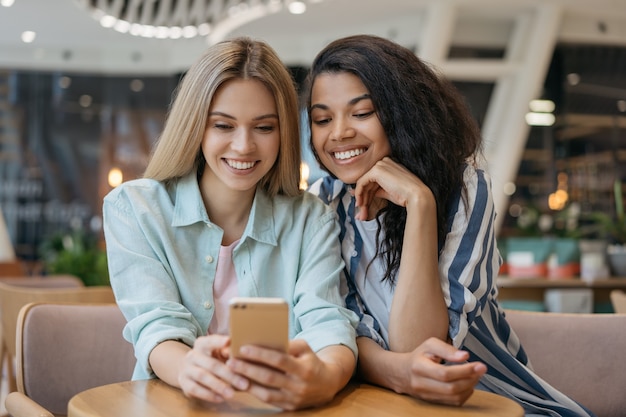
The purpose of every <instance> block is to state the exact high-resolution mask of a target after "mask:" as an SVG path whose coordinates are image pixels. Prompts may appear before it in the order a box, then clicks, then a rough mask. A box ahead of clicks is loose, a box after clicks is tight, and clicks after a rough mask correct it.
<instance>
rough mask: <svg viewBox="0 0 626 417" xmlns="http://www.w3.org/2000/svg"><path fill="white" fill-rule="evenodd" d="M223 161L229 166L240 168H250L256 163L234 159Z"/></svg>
mask: <svg viewBox="0 0 626 417" xmlns="http://www.w3.org/2000/svg"><path fill="white" fill-rule="evenodd" d="M225 161H226V163H227V164H228V166H229V167H231V168H233V169H240V170H246V169H250V168H252V167H253V166H254V165H255V164H256V162H255V161H235V160H233V159H225Z"/></svg>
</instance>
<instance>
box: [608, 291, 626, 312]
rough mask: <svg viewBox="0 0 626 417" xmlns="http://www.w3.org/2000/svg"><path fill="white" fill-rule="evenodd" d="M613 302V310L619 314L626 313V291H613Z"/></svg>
mask: <svg viewBox="0 0 626 417" xmlns="http://www.w3.org/2000/svg"><path fill="white" fill-rule="evenodd" d="M611 304H612V305H613V311H615V312H616V313H618V314H626V293H625V292H624V291H622V290H613V291H611Z"/></svg>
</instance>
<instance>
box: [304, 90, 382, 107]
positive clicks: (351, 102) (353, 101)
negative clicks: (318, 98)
mask: <svg viewBox="0 0 626 417" xmlns="http://www.w3.org/2000/svg"><path fill="white" fill-rule="evenodd" d="M371 99H372V96H371V95H370V94H369V93H365V94H362V95H360V96H357V97H355V98H353V99H351V100H349V101H348V105H349V106H354V105H355V104H357V103H358V102H359V101H362V100H371ZM313 109H322V110H328V106H327V105H326V104H321V103H316V104H312V105H311V110H313Z"/></svg>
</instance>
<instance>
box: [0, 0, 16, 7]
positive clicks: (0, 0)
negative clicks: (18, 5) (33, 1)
mask: <svg viewBox="0 0 626 417" xmlns="http://www.w3.org/2000/svg"><path fill="white" fill-rule="evenodd" d="M13 3H15V0H0V6H4V7H11V6H13Z"/></svg>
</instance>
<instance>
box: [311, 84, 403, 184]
mask: <svg viewBox="0 0 626 417" xmlns="http://www.w3.org/2000/svg"><path fill="white" fill-rule="evenodd" d="M311 137H312V143H313V147H314V148H315V152H316V153H317V155H318V157H319V159H320V161H321V163H322V165H324V167H326V169H328V170H329V171H330V172H331V173H333V174H334V175H335V176H336V177H337V178H339V179H340V180H341V181H343V182H344V183H346V184H354V183H356V181H357V180H358V179H359V178H360V177H361V176H362V175H363V174H365V173H366V172H367V171H369V170H370V168H372V167H373V166H374V164H376V162H378V161H379V160H381V159H382V158H383V157H385V156H389V155H390V154H391V147H390V146H389V140H388V139H387V135H386V133H385V131H384V129H383V126H382V124H381V123H380V120H379V119H378V116H377V114H376V109H375V108H374V104H373V103H372V99H371V98H370V95H369V92H368V91H367V89H366V88H365V86H364V85H363V83H362V82H361V80H360V79H359V77H357V76H356V75H354V74H351V73H347V72H340V73H322V74H320V75H318V76H317V77H316V78H315V81H314V83H313V88H312V90H311Z"/></svg>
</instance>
